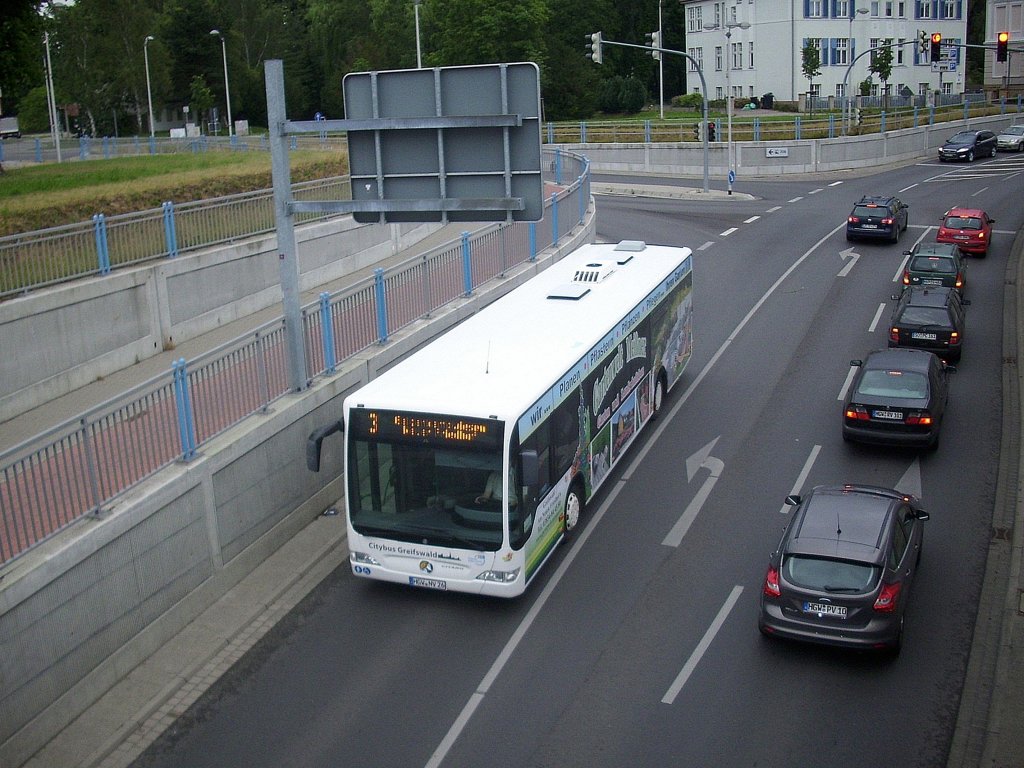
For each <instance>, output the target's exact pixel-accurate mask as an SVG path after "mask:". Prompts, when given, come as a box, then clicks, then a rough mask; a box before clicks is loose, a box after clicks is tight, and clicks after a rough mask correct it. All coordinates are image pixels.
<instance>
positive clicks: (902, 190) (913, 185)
mask: <svg viewBox="0 0 1024 768" xmlns="http://www.w3.org/2000/svg"><path fill="white" fill-rule="evenodd" d="M916 186H917V182H916V181H915V182H914V183H913V184H911V185H910V186H909V187H904V188H903V189H898V190H896V194H902V193H903V192H906V191H907V190H908V189H913V188H914V187H916Z"/></svg>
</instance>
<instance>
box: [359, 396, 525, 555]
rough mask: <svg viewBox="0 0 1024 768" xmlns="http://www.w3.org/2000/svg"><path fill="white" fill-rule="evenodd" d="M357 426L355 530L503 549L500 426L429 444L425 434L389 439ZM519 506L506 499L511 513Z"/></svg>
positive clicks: (433, 438)
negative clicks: (477, 435) (473, 436)
mask: <svg viewBox="0 0 1024 768" xmlns="http://www.w3.org/2000/svg"><path fill="white" fill-rule="evenodd" d="M374 415H375V414H374ZM384 418H387V417H384ZM353 426H354V429H352V430H350V439H351V442H350V444H349V461H348V470H349V473H350V478H349V482H348V487H349V500H348V509H349V517H350V520H351V523H352V527H353V528H354V529H355V530H356V531H358V532H359V533H361V534H363V535H365V536H378V537H385V538H391V539H397V540H401V541H409V542H416V543H419V544H424V545H434V546H447V547H458V548H462V549H474V550H479V551H496V550H497V549H499V548H500V547H501V545H502V541H503V525H502V515H503V509H504V503H503V500H504V487H505V483H503V478H502V469H501V467H502V453H501V442H502V441H501V429H500V426H498V427H495V426H494V425H493V423H492V424H491V425H489V432H488V433H487V434H486V439H480V440H466V439H464V438H452V437H451V435H450V434H446V433H438V434H435V435H433V436H431V437H424V436H423V432H424V430H423V429H420V430H419V434H418V435H416V436H412V435H409V434H408V433H406V434H400V433H399V432H398V431H394V433H393V434H386V433H387V432H388V430H386V429H384V430H381V429H378V427H377V426H376V425H373V426H371V427H370V428H369V429H360V420H359V419H358V418H355V419H353ZM431 428H433V427H431ZM367 432H369V434H367ZM510 479H511V478H510ZM508 487H509V488H514V487H515V485H514V483H509V484H508ZM516 503H517V500H516V499H514V498H510V499H509V504H510V506H512V507H515V505H516Z"/></svg>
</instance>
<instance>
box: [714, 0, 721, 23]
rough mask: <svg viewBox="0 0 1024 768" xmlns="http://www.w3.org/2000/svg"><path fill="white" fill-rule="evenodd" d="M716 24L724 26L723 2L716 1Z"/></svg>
mask: <svg viewBox="0 0 1024 768" xmlns="http://www.w3.org/2000/svg"><path fill="white" fill-rule="evenodd" d="M715 26H716V27H720V26H722V4H721V3H715Z"/></svg>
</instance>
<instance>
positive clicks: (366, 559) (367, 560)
mask: <svg viewBox="0 0 1024 768" xmlns="http://www.w3.org/2000/svg"><path fill="white" fill-rule="evenodd" d="M348 559H349V560H351V561H352V562H353V563H358V564H359V565H380V560H378V559H377V558H375V557H371V556H370V555H368V554H366V553H365V552H350V553H349V556H348Z"/></svg>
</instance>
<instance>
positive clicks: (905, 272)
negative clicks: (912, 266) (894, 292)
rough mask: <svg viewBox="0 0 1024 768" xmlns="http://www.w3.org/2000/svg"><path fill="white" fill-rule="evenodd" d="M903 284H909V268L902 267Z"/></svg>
mask: <svg viewBox="0 0 1024 768" xmlns="http://www.w3.org/2000/svg"><path fill="white" fill-rule="evenodd" d="M903 284H904V285H910V270H909V269H904V270H903Z"/></svg>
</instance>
